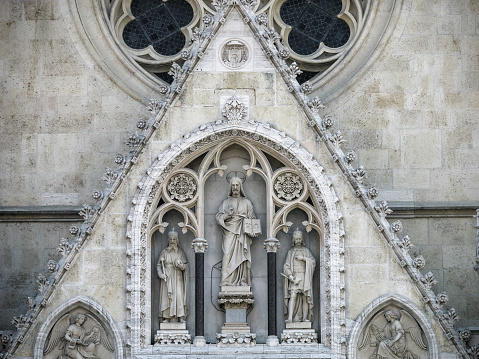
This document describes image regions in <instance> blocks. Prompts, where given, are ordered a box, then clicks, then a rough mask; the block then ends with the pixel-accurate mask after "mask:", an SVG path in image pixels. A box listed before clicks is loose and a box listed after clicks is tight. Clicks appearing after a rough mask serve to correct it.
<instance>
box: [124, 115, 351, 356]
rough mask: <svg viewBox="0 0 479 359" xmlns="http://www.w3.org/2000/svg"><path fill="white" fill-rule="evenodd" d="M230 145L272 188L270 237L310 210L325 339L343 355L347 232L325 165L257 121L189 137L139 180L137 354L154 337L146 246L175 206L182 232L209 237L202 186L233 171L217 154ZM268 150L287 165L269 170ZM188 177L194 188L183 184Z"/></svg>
mask: <svg viewBox="0 0 479 359" xmlns="http://www.w3.org/2000/svg"><path fill="white" fill-rule="evenodd" d="M233 144H236V145H239V146H241V147H243V148H244V149H245V150H246V151H247V152H249V154H250V163H249V164H248V165H245V166H244V168H243V170H244V171H245V172H246V173H247V175H250V176H251V175H252V174H253V173H257V174H258V175H259V176H260V177H261V178H263V179H264V182H265V185H266V188H267V193H273V196H270V198H269V200H268V201H269V203H268V204H267V206H266V207H267V212H268V213H267V221H266V222H268V225H267V226H266V231H267V233H266V235H267V237H268V238H271V237H275V236H276V234H277V233H278V232H279V231H283V232H288V231H289V228H290V226H291V223H290V222H289V221H288V214H289V213H290V212H291V211H293V210H294V209H295V208H298V209H301V210H302V211H304V213H306V214H307V220H305V221H303V223H301V225H302V226H303V227H302V229H303V230H304V231H308V232H309V231H312V230H314V231H317V233H318V235H319V237H320V238H321V241H323V244H322V247H321V248H322V252H321V254H322V258H321V269H320V274H319V276H320V278H321V281H322V284H321V290H320V296H321V297H320V299H319V298H318V300H317V302H318V306H321V309H320V311H321V338H320V342H321V343H322V344H324V345H326V346H331V350H332V351H333V353H340V352H341V344H340V343H341V337H344V335H345V334H346V333H345V330H346V328H345V324H344V323H345V317H344V313H345V312H344V310H345V304H344V303H345V298H344V295H345V288H344V261H343V256H344V230H343V225H342V214H341V211H340V209H339V201H338V199H337V196H336V195H335V193H334V190H333V189H332V184H331V182H330V181H329V180H328V179H327V177H326V176H325V174H324V171H323V168H322V167H321V166H320V165H319V164H318V163H317V162H316V161H315V160H314V158H313V157H312V155H311V154H309V153H308V152H307V151H306V150H304V149H303V148H302V147H301V146H300V145H299V144H298V143H297V142H296V141H294V140H293V139H291V138H290V137H288V136H287V135H286V134H284V133H282V132H280V131H278V130H275V129H274V128H272V127H270V126H269V125H265V124H262V123H259V122H256V121H252V120H251V121H249V122H243V123H242V124H241V125H229V124H228V123H226V122H224V121H222V120H218V121H216V122H215V123H210V124H208V125H203V126H202V127H200V128H199V129H198V130H196V131H194V132H192V133H188V134H186V135H184V136H183V137H182V138H181V139H180V140H179V141H177V142H175V143H173V144H172V145H171V146H170V148H169V149H168V150H167V151H165V152H164V153H163V154H161V155H159V156H158V160H157V161H156V162H155V163H154V164H153V165H152V166H151V167H150V168H149V169H148V170H147V175H146V176H145V177H144V178H143V179H142V180H141V182H140V184H139V185H138V188H139V189H138V191H137V193H136V194H135V196H134V198H133V200H132V203H133V204H134V206H133V207H132V210H131V212H130V215H129V217H128V220H129V224H128V231H127V239H128V253H130V256H129V259H128V267H127V273H129V276H128V280H129V283H128V286H127V288H128V290H127V303H128V304H127V310H128V312H129V313H130V314H129V316H130V319H129V321H130V322H131V324H129V327H130V328H131V330H130V338H129V341H130V343H131V350H132V352H133V353H134V352H137V351H138V350H139V349H140V348H141V347H144V346H145V345H146V343H147V340H148V339H147V338H149V337H150V336H151V332H150V326H149V322H150V320H151V317H150V311H149V310H148V308H149V303H150V302H151V293H150V292H149V291H148V283H149V282H150V280H151V278H150V273H151V268H150V264H149V263H150V262H151V258H149V257H148V250H147V247H149V246H150V244H149V241H150V238H151V235H152V232H154V231H156V230H159V231H160V232H163V231H164V230H165V227H166V226H168V223H165V221H164V220H163V216H164V215H165V213H166V212H167V211H168V210H171V209H175V210H177V211H178V212H180V213H181V216H183V221H182V222H181V223H179V224H178V225H179V227H181V229H182V232H183V233H186V232H188V231H191V232H192V233H193V234H194V236H195V237H196V238H202V237H203V236H204V223H203V218H202V217H203V213H202V212H201V208H203V207H204V203H202V202H201V201H203V200H204V199H202V194H201V192H202V191H203V190H202V187H203V184H204V183H205V181H206V179H207V178H208V177H209V176H211V175H214V174H217V175H219V176H223V175H224V174H225V172H226V171H228V169H227V167H226V166H225V165H223V164H222V163H221V161H220V160H219V159H220V155H221V153H222V151H223V150H225V149H226V148H228V146H231V145H233ZM265 153H268V154H269V155H271V156H274V157H276V158H278V159H280V160H281V161H284V162H283V164H284V166H283V167H281V168H278V169H275V170H273V169H272V168H271V167H269V168H268V159H267V158H266V156H265ZM200 155H201V156H204V157H203V160H202V164H201V166H200V167H199V169H198V171H197V172H194V171H191V170H189V169H185V167H184V166H185V165H186V164H188V163H189V162H191V161H192V160H194V159H195V158H197V157H199V156H200ZM186 177H188V180H185V178H186ZM180 180H181V181H183V184H182V187H181V193H182V194H187V195H184V196H179V195H178V194H177V193H176V192H175V184H176V183H177V182H178V181H180ZM185 181H186V182H185ZM187 182H189V184H190V185H189V189H188V190H184V185H185V184H186V183H187ZM198 192H199V193H198ZM160 198H161V202H160ZM308 198H309V201H307V200H306V199H308ZM159 203H161V204H159ZM182 204H184V206H182ZM182 207H183V208H182ZM191 208H194V211H193V210H191ZM206 240H207V241H208V238H206ZM256 265H258V264H256ZM338 323H343V324H340V325H338Z"/></svg>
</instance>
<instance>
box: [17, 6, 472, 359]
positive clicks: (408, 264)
mask: <svg viewBox="0 0 479 359" xmlns="http://www.w3.org/2000/svg"><path fill="white" fill-rule="evenodd" d="M233 7H236V8H237V9H238V10H239V11H240V12H241V14H242V15H243V16H244V18H245V22H246V23H247V25H248V26H249V28H250V29H251V30H252V32H253V34H254V36H255V37H256V39H257V41H258V42H259V43H260V45H261V47H262V48H263V50H264V52H265V53H266V54H267V56H269V58H270V59H271V61H272V63H273V65H274V66H275V68H276V69H277V71H278V73H279V74H280V75H281V76H282V78H283V80H284V83H285V86H286V88H287V89H288V91H289V92H290V93H291V94H292V96H293V97H294V98H295V100H296V101H297V104H298V107H299V108H301V109H302V111H303V114H304V116H305V118H306V119H307V121H308V123H309V124H310V126H311V128H312V129H313V131H314V132H315V133H316V134H317V136H318V138H319V139H320V140H321V142H322V144H323V147H324V148H325V149H326V152H327V153H328V154H329V155H330V157H331V159H332V160H333V161H334V162H335V163H336V165H337V168H338V169H339V170H340V171H341V172H342V173H343V175H344V177H345V179H346V180H347V182H348V183H349V184H350V186H351V188H352V190H353V193H356V195H357V197H358V199H359V201H360V202H361V203H362V204H363V206H364V208H365V211H366V212H367V213H368V214H369V215H370V217H371V219H372V221H373V223H374V224H375V225H376V227H377V229H378V231H379V233H380V234H381V236H382V237H383V239H384V240H385V243H386V244H388V245H389V246H388V247H390V248H391V253H393V254H394V256H395V257H396V258H397V260H398V262H399V263H400V265H401V266H402V267H403V268H404V269H405V271H406V272H407V274H408V275H409V276H410V278H411V281H412V283H413V286H415V287H416V289H417V290H418V292H419V293H420V294H421V296H422V298H423V300H424V302H425V303H426V305H428V306H429V307H430V308H431V309H432V311H433V313H434V315H435V317H436V320H437V321H438V323H439V324H440V326H441V327H442V329H443V330H444V331H445V332H446V336H447V337H448V339H449V340H450V341H451V343H452V344H453V345H454V346H455V347H456V349H457V350H458V351H459V352H460V353H461V355H462V356H466V355H467V354H466V353H465V350H464V347H463V345H462V343H461V342H460V341H459V340H458V339H457V335H455V334H454V333H455V332H454V329H452V328H451V326H450V324H449V323H448V322H447V321H446V320H444V313H443V312H442V311H441V310H440V308H439V307H438V306H437V305H436V302H435V300H433V299H434V298H435V297H436V296H435V295H434V293H433V292H432V291H431V288H430V284H431V283H432V282H433V278H431V276H429V275H428V274H427V275H425V276H424V275H422V274H421V273H420V271H419V269H418V268H415V267H414V265H413V264H412V259H411V258H410V256H409V255H408V254H407V252H406V253H405V251H403V250H402V249H401V247H400V245H399V243H401V242H400V240H399V238H398V237H397V231H396V229H397V228H399V227H400V226H399V225H396V226H393V227H392V226H391V225H390V224H389V223H388V221H387V220H386V219H385V216H382V215H379V214H378V213H377V212H376V211H375V207H376V203H375V202H374V200H373V198H374V195H373V194H372V193H373V192H377V190H376V191H367V190H366V189H365V188H364V186H363V185H362V184H361V181H360V180H359V179H360V178H362V177H363V175H362V173H361V176H358V175H355V172H353V171H352V169H351V166H350V159H349V157H348V156H347V155H345V154H344V153H343V152H342V150H341V148H340V146H339V145H340V143H338V141H330V139H334V135H331V134H330V133H329V131H327V128H328V126H326V125H325V124H323V123H322V120H321V117H320V116H319V114H318V113H317V111H316V110H315V108H314V107H313V108H310V107H309V106H308V104H309V102H310V101H309V98H308V97H307V92H308V89H307V86H299V84H298V83H297V81H296V79H295V78H294V77H293V78H291V76H289V75H288V71H287V68H288V66H287V64H286V63H285V61H284V60H283V58H282V57H281V56H280V55H281V54H280V51H279V50H278V49H277V48H276V47H275V46H274V44H273V43H271V42H268V41H267V39H266V38H265V37H264V36H263V35H264V31H263V30H262V29H261V28H260V27H259V26H258V24H257V22H256V21H255V16H254V14H253V13H252V12H251V11H250V10H249V9H247V8H246V7H245V6H243V5H242V4H240V3H229V4H228V5H227V6H226V7H224V8H223V9H222V10H221V11H223V12H222V13H221V14H220V15H219V16H218V17H217V18H215V19H214V21H213V23H212V25H211V26H210V27H208V30H207V33H206V34H205V39H204V40H203V41H201V42H197V44H196V45H195V46H196V47H193V48H192V51H191V54H192V56H191V57H190V58H189V59H188V60H187V61H186V62H185V63H184V65H183V67H182V68H181V69H178V68H177V67H175V69H176V71H175V74H176V78H175V81H174V82H173V84H172V85H171V86H170V88H169V89H167V90H166V91H165V94H166V96H165V98H164V99H163V100H162V101H161V102H158V101H156V100H155V101H152V103H153V104H154V106H152V107H151V116H150V119H149V120H148V122H147V124H146V125H142V127H141V129H142V130H143V136H144V137H142V141H139V142H138V143H137V144H136V143H135V146H133V148H131V149H130V152H129V153H128V154H127V155H126V156H123V155H119V156H117V161H116V162H117V164H119V166H120V169H119V171H118V176H110V177H111V180H109V182H108V184H109V186H108V187H107V189H106V190H105V191H103V196H101V198H100V197H99V196H97V197H98V200H99V201H98V203H97V204H96V205H95V206H93V207H91V206H87V205H85V208H84V210H83V211H82V213H83V214H84V217H85V222H84V224H83V225H82V228H81V230H80V232H79V233H78V235H77V238H76V241H75V244H74V246H73V248H72V251H71V253H69V254H68V256H66V257H65V259H63V260H62V261H61V263H59V266H58V267H59V268H58V269H57V271H56V272H55V273H54V274H55V275H54V276H53V277H54V281H53V282H51V283H49V284H48V285H47V286H46V287H45V288H44V290H43V291H42V293H40V295H39V296H37V299H36V300H35V303H34V304H35V306H34V307H32V308H31V310H30V312H29V313H30V314H29V315H28V318H30V319H35V318H36V317H38V314H39V313H40V311H42V310H43V308H45V307H46V306H47V305H48V299H49V298H50V297H51V295H52V294H53V293H54V292H55V291H56V290H57V289H58V286H57V285H58V283H59V282H60V281H61V280H62V279H63V277H64V275H65V273H66V272H67V271H68V270H69V269H70V268H71V266H72V263H74V261H75V260H76V258H78V252H79V251H80V250H81V249H82V247H83V245H84V244H85V242H86V241H87V240H88V236H89V235H91V234H92V232H93V231H94V228H95V226H96V223H97V222H98V219H99V218H100V217H101V216H102V213H104V212H105V210H106V208H107V206H108V205H109V203H110V202H111V201H112V200H113V199H114V197H115V194H116V192H117V190H118V189H119V187H120V186H121V185H122V184H123V182H124V180H125V178H126V177H127V176H128V174H129V173H130V170H131V169H132V167H133V166H135V164H136V163H137V162H138V159H139V157H140V156H142V153H143V152H144V149H145V146H146V145H147V144H148V142H149V140H150V138H151V137H152V135H153V134H154V133H155V131H156V130H157V129H158V127H159V126H160V124H161V122H162V121H163V120H164V118H165V114H166V113H167V112H168V110H169V108H171V106H172V104H173V103H174V101H175V100H176V99H177V97H178V96H179V94H180V93H181V92H182V90H183V89H184V86H185V84H186V81H187V79H188V77H189V75H190V73H191V71H192V70H193V68H194V67H195V66H196V64H197V63H198V61H200V59H201V57H202V56H203V54H204V51H205V50H206V47H207V46H208V44H209V42H210V40H211V39H212V37H213V36H214V34H215V33H216V32H217V31H218V29H219V27H220V26H221V24H222V23H224V21H225V17H226V16H227V15H228V13H229V12H230V11H231V9H232V8H233ZM221 11H220V12H221ZM246 20H247V21H246ZM261 126H264V130H265V131H268V130H269V128H267V125H261ZM261 126H259V127H258V128H261ZM202 127H203V129H201V128H200V130H201V131H210V130H211V128H212V125H211V124H210V125H209V127H208V126H207V125H203V126H202ZM139 128H140V127H139ZM212 134H214V131H213V132H212ZM281 141H282V140H279V142H281ZM293 142H294V141H293ZM281 143H282V142H281ZM291 145H292V144H291ZM173 147H174V146H172V147H171V150H170V151H171V154H173V152H174V151H173ZM140 185H141V186H140ZM140 185H139V186H140V187H142V186H144V183H141V184H140ZM376 194H377V193H376ZM337 202H338V201H337V198H336V199H335V200H334V203H337ZM338 213H340V212H339V211H338ZM381 213H382V212H381ZM384 214H387V213H386V211H384ZM338 233H339V229H338ZM131 235H132V233H131V232H129V233H128V234H127V239H128V240H130V239H131ZM129 236H130V237H129ZM128 237H129V238H128ZM340 237H341V238H343V239H344V231H343V234H342V235H341V234H340ZM338 252H339V253H340V254H344V249H343V252H342V253H341V249H340V248H339V249H338ZM339 269H341V268H339ZM331 270H332V269H331ZM338 272H339V271H338ZM130 289H131V288H130ZM343 289H344V287H343ZM339 297H340V296H338V298H339ZM341 306H344V303H343V304H342V305H341ZM338 323H340V322H338ZM31 329H32V325H31V322H29V323H26V325H25V326H23V327H22V328H21V330H20V331H19V332H18V333H17V335H16V339H15V342H14V344H13V345H12V347H11V349H10V350H9V354H10V355H11V354H12V353H14V352H15V350H16V349H17V348H18V347H19V345H20V344H21V343H22V342H23V340H24V338H25V337H26V335H28V334H30V331H31ZM341 331H344V329H341ZM340 341H341V340H339V341H338V342H340ZM334 349H338V351H337V352H338V353H341V352H342V350H341V349H340V348H334ZM334 349H333V350H334Z"/></svg>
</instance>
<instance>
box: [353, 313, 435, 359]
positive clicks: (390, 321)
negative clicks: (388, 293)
mask: <svg viewBox="0 0 479 359" xmlns="http://www.w3.org/2000/svg"><path fill="white" fill-rule="evenodd" d="M384 318H385V319H386V321H387V323H386V325H385V326H384V328H383V330H381V329H380V328H379V327H378V326H377V325H375V324H372V325H371V326H370V327H369V329H368V330H367V332H366V333H365V334H364V337H363V341H362V343H361V345H360V346H359V350H361V349H363V348H364V347H366V345H368V344H370V345H371V346H375V347H376V349H375V351H374V354H373V355H371V357H370V358H369V359H376V358H377V359H383V358H388V359H418V358H419V357H418V356H417V355H415V354H414V353H412V352H411V351H410V350H409V349H408V345H407V339H406V334H408V333H409V335H410V336H411V338H412V340H413V341H414V342H415V343H416V344H417V345H418V346H419V347H420V348H421V349H427V346H426V344H425V343H424V341H423V338H422V331H421V328H420V327H419V325H418V324H417V322H416V321H415V320H414V318H413V317H411V315H410V314H409V313H408V312H406V311H405V310H400V311H399V313H395V312H393V311H392V310H386V311H385V312H384ZM372 336H375V337H376V340H377V342H376V343H371V337H372Z"/></svg>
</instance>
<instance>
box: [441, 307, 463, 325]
mask: <svg viewBox="0 0 479 359" xmlns="http://www.w3.org/2000/svg"><path fill="white" fill-rule="evenodd" d="M442 317H443V318H444V319H445V320H446V321H447V324H449V326H450V327H453V326H454V323H455V322H456V321H458V320H459V319H460V318H459V316H458V315H457V314H456V310H455V309H454V308H451V309H449V310H448V311H447V313H444V315H443V316H442Z"/></svg>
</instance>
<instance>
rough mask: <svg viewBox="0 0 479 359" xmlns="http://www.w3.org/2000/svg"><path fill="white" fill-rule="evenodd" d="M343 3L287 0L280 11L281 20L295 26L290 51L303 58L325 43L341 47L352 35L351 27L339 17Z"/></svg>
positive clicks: (339, 0)
mask: <svg viewBox="0 0 479 359" xmlns="http://www.w3.org/2000/svg"><path fill="white" fill-rule="evenodd" d="M341 8H342V1H341V0H335V1H331V0H311V1H306V0H287V1H286V2H284V3H283V5H282V6H281V9H280V16H281V19H282V20H283V21H284V22H285V23H286V24H288V25H289V26H291V32H290V33H289V36H288V39H287V41H288V43H289V46H290V48H291V49H292V50H293V51H294V52H296V53H297V54H300V55H310V54H312V53H314V52H315V51H316V50H318V49H319V46H320V44H321V43H324V45H326V46H327V47H330V48H338V47H341V46H343V45H344V44H346V42H347V41H348V39H349V36H350V30H349V26H348V24H347V23H346V22H345V21H344V20H342V19H340V18H338V14H339V13H340V12H341Z"/></svg>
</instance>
